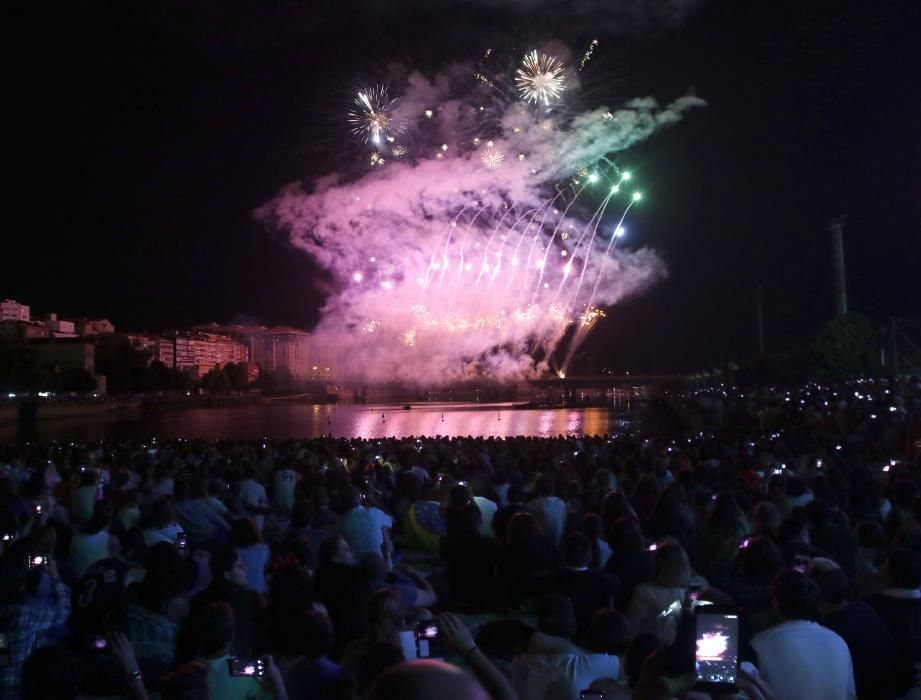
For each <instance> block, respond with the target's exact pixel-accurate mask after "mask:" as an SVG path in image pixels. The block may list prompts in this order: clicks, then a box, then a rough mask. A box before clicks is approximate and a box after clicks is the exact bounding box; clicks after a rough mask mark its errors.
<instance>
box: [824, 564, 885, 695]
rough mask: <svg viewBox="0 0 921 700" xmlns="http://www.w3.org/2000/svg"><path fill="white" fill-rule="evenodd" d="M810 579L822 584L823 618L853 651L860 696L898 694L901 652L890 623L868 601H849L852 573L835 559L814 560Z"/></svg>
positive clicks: (852, 657)
mask: <svg viewBox="0 0 921 700" xmlns="http://www.w3.org/2000/svg"><path fill="white" fill-rule="evenodd" d="M809 578H811V579H812V580H813V581H815V583H816V585H817V586H818V587H819V620H820V621H821V623H822V624H823V625H824V626H825V627H827V628H828V629H830V630H831V631H832V632H835V633H837V634H838V635H839V636H840V637H841V638H842V639H843V640H844V641H845V643H846V644H847V647H848V649H849V650H850V652H851V660H852V661H853V663H854V682H855V683H856V686H857V697H860V698H871V697H872V698H879V700H888V699H890V698H894V697H896V692H895V678H896V672H895V667H894V660H895V659H896V658H898V652H897V650H896V646H895V641H894V640H893V638H892V633H891V632H890V631H889V628H888V627H887V626H886V623H885V622H883V620H882V618H881V617H880V616H879V615H878V614H877V613H876V612H875V611H874V610H873V608H871V607H870V606H869V605H867V604H866V603H865V602H863V601H860V600H854V601H848V599H847V592H848V586H849V583H850V582H849V581H848V576H847V574H846V573H845V572H844V570H843V569H842V568H841V567H840V566H838V564H837V563H835V562H833V561H832V560H831V559H823V558H818V559H813V560H812V561H810V562H809Z"/></svg>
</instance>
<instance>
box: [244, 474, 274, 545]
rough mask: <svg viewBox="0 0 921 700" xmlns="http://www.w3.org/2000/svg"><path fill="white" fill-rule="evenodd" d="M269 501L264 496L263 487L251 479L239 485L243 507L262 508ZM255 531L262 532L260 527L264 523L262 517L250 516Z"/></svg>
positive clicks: (263, 517)
mask: <svg viewBox="0 0 921 700" xmlns="http://www.w3.org/2000/svg"><path fill="white" fill-rule="evenodd" d="M268 502H269V499H268V498H267V497H266V494H265V487H264V486H263V485H262V484H260V483H259V482H258V481H254V480H253V479H244V480H243V482H242V483H241V484H240V503H242V504H243V505H244V506H246V505H250V506H264V505H268ZM250 517H251V518H252V519H253V522H254V523H255V524H256V529H257V530H259V532H262V525H263V524H264V523H265V516H264V515H251V516H250Z"/></svg>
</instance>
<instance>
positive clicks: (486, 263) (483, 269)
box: [473, 206, 515, 287]
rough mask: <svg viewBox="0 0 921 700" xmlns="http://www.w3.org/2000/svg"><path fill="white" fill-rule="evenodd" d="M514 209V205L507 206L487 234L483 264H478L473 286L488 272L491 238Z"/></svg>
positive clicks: (477, 284)
mask: <svg viewBox="0 0 921 700" xmlns="http://www.w3.org/2000/svg"><path fill="white" fill-rule="evenodd" d="M514 210H515V207H514V206H509V207H508V208H507V209H506V210H505V213H504V214H503V215H502V218H500V219H499V221H498V223H496V225H495V227H494V228H493V230H492V233H491V234H490V235H489V240H487V241H486V248H485V249H484V250H483V264H482V265H481V266H480V272H479V273H478V274H477V276H476V282H474V283H473V286H474V287H478V286H480V278H482V277H483V273H484V272H488V271H489V270H490V269H491V266H490V265H489V249H490V247H491V246H492V242H493V239H494V238H495V237H496V233H498V231H499V228H500V227H501V226H502V222H503V221H505V218H506V217H507V216H508V215H509V214H511V213H512V212H513V211H514Z"/></svg>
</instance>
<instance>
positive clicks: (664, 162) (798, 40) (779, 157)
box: [0, 0, 921, 372]
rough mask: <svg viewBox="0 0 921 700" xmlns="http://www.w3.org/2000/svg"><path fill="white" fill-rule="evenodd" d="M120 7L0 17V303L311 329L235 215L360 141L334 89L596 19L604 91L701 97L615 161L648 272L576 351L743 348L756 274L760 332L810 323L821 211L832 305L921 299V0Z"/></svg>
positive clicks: (27, 6)
mask: <svg viewBox="0 0 921 700" xmlns="http://www.w3.org/2000/svg"><path fill="white" fill-rule="evenodd" d="M144 4H145V5H146V3H144ZM141 5H142V3H133V2H127V3H93V2H74V3H19V4H18V5H17V7H16V8H15V9H12V10H8V12H10V13H13V14H12V16H10V18H9V21H8V23H7V25H8V35H9V37H10V43H9V45H8V47H7V71H6V74H7V77H8V80H9V83H8V86H7V90H6V92H7V94H8V95H9V96H10V97H11V99H10V101H9V102H8V103H7V108H6V110H5V111H6V112H7V115H8V116H9V115H11V116H12V120H11V121H12V124H10V125H8V127H7V130H6V150H7V155H8V158H7V163H8V177H10V178H11V180H12V185H9V184H8V186H7V198H6V201H7V218H8V223H7V225H6V233H5V235H4V247H3V248H4V253H3V256H2V257H3V260H4V263H3V268H2V270H3V271H2V274H0V296H2V297H4V298H5V297H12V298H15V299H18V300H19V301H22V302H24V303H29V304H31V305H32V307H33V310H34V311H39V312H40V311H57V312H58V313H59V314H61V315H68V314H71V315H76V314H86V315H89V316H104V317H108V318H110V319H111V320H112V321H113V322H114V323H115V324H116V325H117V326H118V327H120V328H122V329H132V330H141V329H150V330H157V329H166V328H171V327H182V326H187V325H190V324H193V323H200V322H207V321H212V320H215V321H221V322H224V321H233V320H258V321H259V322H262V323H266V324H289V325H295V326H301V327H305V328H307V329H310V328H311V327H312V326H313V324H315V323H316V321H317V318H318V310H319V308H320V306H321V305H322V301H323V289H324V287H325V286H326V285H327V284H328V280H327V279H325V278H324V277H323V275H322V274H321V273H320V272H318V271H317V269H316V268H315V266H314V265H312V263H311V261H310V260H309V259H307V258H306V257H305V256H304V255H303V254H302V253H299V252H297V251H295V250H294V249H293V248H291V247H290V246H289V245H288V244H287V242H286V241H285V240H284V239H283V238H282V237H281V236H280V235H279V234H277V233H273V232H270V231H267V230H266V229H265V228H264V227H263V226H262V225H260V224H259V223H258V222H256V221H255V220H254V218H253V216H252V212H253V210H254V209H256V208H257V207H258V206H260V205H261V204H263V203H264V202H266V201H267V200H268V199H270V198H271V197H272V196H273V195H274V194H275V193H276V192H277V191H278V190H279V188H281V187H282V186H283V185H285V184H287V183H289V182H292V181H295V180H297V179H299V178H304V179H308V180H309V179H311V178H314V177H317V176H319V175H322V174H324V173H326V172H328V171H329V170H331V169H339V170H348V169H349V167H351V166H350V165H349V163H350V162H351V161H355V160H356V159H358V158H360V157H361V154H360V152H359V151H358V150H357V148H356V146H355V144H354V142H353V138H352V137H351V135H350V134H349V132H348V128H347V125H346V124H345V123H344V121H343V115H344V112H345V110H346V109H347V108H348V105H349V100H350V99H351V95H352V93H353V90H354V86H355V85H357V84H361V83H362V81H368V80H374V79H379V78H381V77H383V75H384V66H385V65H386V63H387V62H388V61H403V62H405V63H408V64H411V65H413V66H414V67H416V68H419V69H421V70H424V71H426V72H434V71H435V70H437V69H438V68H439V67H441V66H442V65H444V64H445V63H446V62H448V61H451V60H473V61H475V60H477V59H478V58H479V56H481V55H482V53H483V51H484V50H485V48H487V47H491V46H492V47H495V50H496V51H499V50H505V51H507V52H509V54H510V55H512V56H514V55H518V54H520V53H522V52H523V50H525V49H528V48H531V46H532V45H534V44H535V43H537V42H540V41H542V40H546V39H552V38H555V39H559V40H562V41H565V42H566V43H567V44H568V45H570V46H571V47H572V49H573V53H574V54H576V55H579V54H580V53H581V51H582V49H583V48H584V46H585V45H586V44H587V43H588V41H589V40H590V39H591V38H593V37H597V38H598V39H599V40H600V42H601V43H600V45H599V47H598V49H597V50H596V52H595V55H594V57H593V59H592V60H593V62H592V64H591V66H590V68H591V73H590V79H591V87H592V90H593V92H594V93H596V94H598V95H599V96H600V97H601V99H600V100H599V101H603V102H607V103H609V104H612V105H616V104H618V103H620V102H622V101H625V100H627V99H629V98H631V97H635V96H645V95H652V96H654V97H656V98H657V99H659V100H660V101H661V102H663V103H665V102H668V101H669V100H671V99H673V98H675V97H678V96H680V95H682V94H684V93H685V92H686V91H688V90H693V91H694V92H695V94H697V95H699V96H700V97H702V98H704V99H705V100H707V102H708V104H709V106H708V107H707V108H705V109H701V110H696V111H694V112H693V113H691V114H689V115H687V116H686V117H685V119H684V120H683V121H682V122H681V123H679V124H677V125H676V126H674V127H671V128H670V129H668V130H666V131H663V132H661V133H660V134H658V135H655V136H653V137H652V138H651V139H649V140H648V141H646V142H645V143H642V144H640V145H639V146H638V147H636V148H634V149H633V150H632V151H631V152H630V153H628V154H624V155H622V156H621V157H620V158H619V160H620V161H621V162H624V163H629V164H630V165H631V166H632V169H633V170H634V171H635V172H637V174H638V176H639V177H641V178H642V181H643V184H644V188H645V196H646V198H645V200H644V202H643V207H642V208H640V209H639V210H638V211H637V212H636V213H635V214H634V215H632V216H631V221H630V227H629V230H630V233H629V241H628V247H637V246H641V245H648V246H651V247H653V248H655V249H656V250H657V251H658V252H659V253H660V254H661V256H662V257H663V258H664V259H665V260H666V262H667V264H668V267H669V270H670V277H669V279H668V280H666V281H665V282H663V283H661V284H659V285H658V286H657V287H655V288H654V289H652V290H651V291H649V292H647V293H646V294H644V295H642V296H640V297H636V298H634V299H632V300H630V301H628V302H625V303H623V304H621V305H620V306H618V307H616V308H615V309H613V310H612V311H611V312H610V313H609V314H608V317H607V318H606V319H605V320H604V321H603V322H602V324H600V325H599V327H598V329H597V330H596V332H595V334H594V336H593V337H592V338H591V339H590V340H589V342H588V343H587V344H586V345H585V346H584V350H585V354H584V355H582V356H581V357H580V358H579V359H578V360H577V362H576V363H575V367H574V369H575V370H576V371H578V370H579V369H582V370H583V371H588V370H593V369H594V370H597V369H600V368H601V367H612V366H613V367H614V368H615V369H617V370H623V369H632V370H634V371H640V370H656V371H659V372H664V371H683V370H694V369H703V368H709V367H713V366H715V365H716V364H717V363H721V362H726V361H728V360H735V361H740V360H743V359H745V358H746V357H749V356H751V355H752V354H753V353H754V351H755V328H754V288H755V287H756V286H757V285H759V284H763V285H764V286H765V293H764V294H765V328H766V339H767V347H768V350H769V351H782V350H786V349H790V348H794V347H796V346H797V345H798V344H801V343H803V342H806V341H807V340H808V339H809V338H810V337H811V336H812V335H813V334H814V332H815V330H816V328H817V326H818V324H819V323H821V321H822V320H823V319H825V318H828V317H829V316H830V315H831V314H832V311H833V299H832V282H831V255H830V236H829V233H828V227H827V221H828V219H829V218H830V217H832V216H833V215H836V214H839V213H843V212H846V213H848V214H849V219H848V224H847V230H846V258H847V278H848V285H849V294H850V299H849V301H850V306H851V307H852V309H854V310H856V311H860V312H863V313H865V314H867V315H869V316H870V317H871V318H873V319H874V320H877V321H881V320H884V319H886V318H888V317H889V316H902V317H913V318H921V286H919V280H921V275H919V270H921V138H919V133H921V81H919V80H918V72H919V69H921V40H919V37H921V3H919V2H917V1H916V0H905V1H899V0H889V1H887V2H877V1H874V0H867V1H866V2H852V1H849V0H835V1H832V2H826V1H819V0H808V2H803V1H802V0H786V1H784V0H775V1H773V2H740V1H739V0H712V1H711V2H691V1H690V0H685V1H683V2H680V1H679V0H671V1H670V2H664V1H663V2H650V3H643V2H640V0H631V1H630V2H618V1H617V0H610V1H609V2H602V1H601V0H596V1H593V2H584V1H581V0H572V2H571V3H567V2H563V1H562V0H553V1H551V2H548V3H542V2H537V0H530V1H529V0H517V1H516V2H511V3H505V2H501V0H491V1H487V0H483V1H481V2H464V3H460V2H450V1H448V0H432V1H430V2H426V3H422V2H405V3H398V2H387V1H385V0H379V2H377V3H373V4H372V3H370V2H357V3H356V2H351V1H350V0H337V1H336V2H332V1H327V0H324V1H323V2H313V3H307V2H305V3H296V2H292V1H290V0H288V1H285V0H274V1H268V0H265V1H262V0H260V1H257V0H252V1H250V2H218V1H217V0H212V1H211V2H179V1H178V0H165V1H163V2H157V3H150V5H151V6H152V7H149V8H142V7H141ZM643 5H646V6H669V7H671V8H672V9H673V10H675V12H674V13H668V12H663V13H653V14H654V15H655V16H653V15H650V14H649V13H648V12H642V11H633V10H634V9H635V8H636V7H638V6H643ZM153 6H155V7H153ZM613 6H616V8H618V11H617V12H614V11H612V10H611V9H610V8H611V7H613ZM573 8H575V9H573ZM624 8H627V9H624ZM628 10H629V11H628ZM678 10H682V12H678ZM10 156H11V157H10Z"/></svg>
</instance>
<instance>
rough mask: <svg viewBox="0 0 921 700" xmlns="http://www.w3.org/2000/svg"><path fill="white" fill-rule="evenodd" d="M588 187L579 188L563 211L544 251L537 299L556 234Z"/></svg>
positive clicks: (538, 279) (535, 290)
mask: <svg viewBox="0 0 921 700" xmlns="http://www.w3.org/2000/svg"><path fill="white" fill-rule="evenodd" d="M587 186H588V183H586V184H585V185H582V187H581V188H579V191H578V192H576V194H575V196H574V197H573V198H572V201H571V202H570V203H569V204H567V205H566V208H565V209H564V210H563V213H562V214H561V215H560V218H559V220H558V221H557V222H556V226H554V227H553V233H552V234H551V235H550V240H549V241H547V247H546V248H545V249H544V259H543V263H542V264H541V266H540V276H539V277H538V278H537V285H536V286H535V288H534V295H535V297H536V296H537V292H538V290H539V289H540V285H541V283H543V281H544V270H545V269H546V267H547V258H548V256H549V255H550V249H551V248H552V247H553V242H554V241H555V240H556V234H557V233H559V230H560V225H561V224H562V223H563V222H564V221H566V215H567V214H569V209H570V207H572V205H573V204H575V203H576V200H577V199H579V195H580V194H582V190H584V189H585V188H586V187H587ZM599 209H600V207H599ZM593 218H594V217H593Z"/></svg>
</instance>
